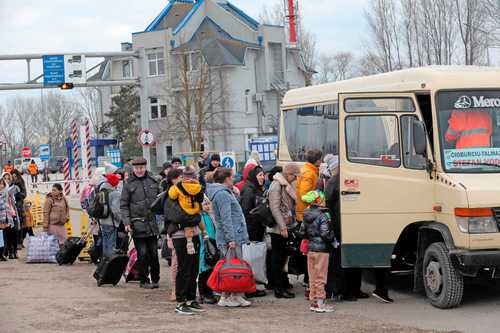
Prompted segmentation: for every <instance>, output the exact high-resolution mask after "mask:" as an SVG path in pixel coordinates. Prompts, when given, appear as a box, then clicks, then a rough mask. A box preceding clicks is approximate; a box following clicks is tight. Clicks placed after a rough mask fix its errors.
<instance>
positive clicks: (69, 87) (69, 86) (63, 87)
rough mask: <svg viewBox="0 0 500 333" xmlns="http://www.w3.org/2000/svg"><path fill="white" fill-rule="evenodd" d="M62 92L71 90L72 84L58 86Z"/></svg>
mask: <svg viewBox="0 0 500 333" xmlns="http://www.w3.org/2000/svg"><path fill="white" fill-rule="evenodd" d="M59 87H60V88H61V89H62V90H68V89H73V83H63V84H61V85H60V86H59Z"/></svg>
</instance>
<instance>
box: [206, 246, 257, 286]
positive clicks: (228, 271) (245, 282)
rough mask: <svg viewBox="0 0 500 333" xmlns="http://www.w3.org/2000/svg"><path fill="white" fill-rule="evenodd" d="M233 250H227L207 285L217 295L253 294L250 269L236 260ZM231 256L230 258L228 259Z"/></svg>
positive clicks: (242, 262) (245, 263)
mask: <svg viewBox="0 0 500 333" xmlns="http://www.w3.org/2000/svg"><path fill="white" fill-rule="evenodd" d="M234 252H235V251H234V250H231V249H230V250H228V253H227V254H226V258H225V259H221V260H219V261H218V262H217V264H216V265H215V267H214V271H213V272H212V274H211V275H210V278H209V279H208V282H207V285H208V286H209V287H210V289H212V290H213V291H215V292H218V293H222V292H225V293H253V292H255V291H256V287H257V286H256V283H255V278H254V276H253V272H252V267H251V266H250V264H248V263H247V262H246V261H244V260H241V259H238V258H236V256H235V254H234ZM230 256H233V257H232V258H228V257H230Z"/></svg>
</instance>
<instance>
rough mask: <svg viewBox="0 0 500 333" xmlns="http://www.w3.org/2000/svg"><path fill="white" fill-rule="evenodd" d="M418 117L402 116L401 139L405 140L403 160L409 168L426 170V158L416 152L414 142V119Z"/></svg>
mask: <svg viewBox="0 0 500 333" xmlns="http://www.w3.org/2000/svg"><path fill="white" fill-rule="evenodd" d="M413 119H418V118H417V117H415V116H402V117H401V141H402V142H403V162H404V166H405V168H407V169H416V170H424V169H425V167H426V158H425V156H422V155H417V154H416V153H415V145H414V142H413V127H412V120H413Z"/></svg>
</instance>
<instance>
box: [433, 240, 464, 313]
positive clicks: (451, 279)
mask: <svg viewBox="0 0 500 333" xmlns="http://www.w3.org/2000/svg"><path fill="white" fill-rule="evenodd" d="M423 279H424V287H425V293H426V295H427V298H428V299H429V301H430V303H431V304H432V305H433V306H435V307H437V308H440V309H450V308H454V307H457V306H459V305H460V302H461V301H462V296H463V292H464V279H463V276H462V275H461V274H460V273H459V272H457V270H456V269H455V268H454V267H453V264H452V262H451V259H450V256H449V254H448V249H447V248H446V245H445V244H444V243H443V242H439V243H433V244H431V245H430V246H429V247H428V248H427V249H426V250H425V255H424V263H423Z"/></svg>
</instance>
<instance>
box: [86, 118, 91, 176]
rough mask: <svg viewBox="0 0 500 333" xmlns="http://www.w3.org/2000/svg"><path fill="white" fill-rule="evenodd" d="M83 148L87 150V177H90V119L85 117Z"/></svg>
mask: <svg viewBox="0 0 500 333" xmlns="http://www.w3.org/2000/svg"><path fill="white" fill-rule="evenodd" d="M85 148H86V151H87V156H86V157H87V177H88V179H90V178H92V160H91V149H90V120H89V118H86V119H85Z"/></svg>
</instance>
